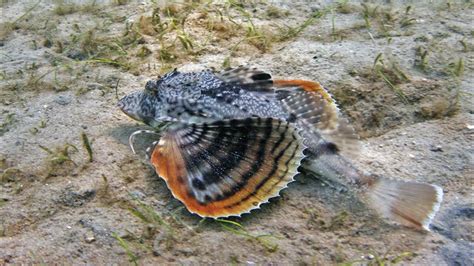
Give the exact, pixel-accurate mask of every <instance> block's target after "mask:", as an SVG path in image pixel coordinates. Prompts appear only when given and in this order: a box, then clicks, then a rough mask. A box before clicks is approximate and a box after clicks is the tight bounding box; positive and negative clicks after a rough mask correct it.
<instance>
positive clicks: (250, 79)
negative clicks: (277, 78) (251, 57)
mask: <svg viewBox="0 0 474 266" xmlns="http://www.w3.org/2000/svg"><path fill="white" fill-rule="evenodd" d="M216 75H217V77H218V78H220V79H221V80H222V81H224V82H226V83H230V84H236V85H240V86H242V87H243V88H244V89H247V90H250V91H267V92H272V91H273V90H272V84H273V81H272V76H271V75H270V74H268V73H266V72H264V71H261V70H258V69H256V68H250V67H246V66H239V67H237V68H229V69H226V70H224V71H221V72H219V73H216Z"/></svg>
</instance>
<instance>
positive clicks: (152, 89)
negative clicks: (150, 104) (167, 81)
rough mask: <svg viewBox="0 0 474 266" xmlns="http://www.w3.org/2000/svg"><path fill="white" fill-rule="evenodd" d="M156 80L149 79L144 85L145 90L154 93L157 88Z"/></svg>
mask: <svg viewBox="0 0 474 266" xmlns="http://www.w3.org/2000/svg"><path fill="white" fill-rule="evenodd" d="M158 82H159V81H158V80H149V81H148V82H147V83H146V85H145V91H146V92H148V93H151V94H155V93H156V92H157V90H158Z"/></svg>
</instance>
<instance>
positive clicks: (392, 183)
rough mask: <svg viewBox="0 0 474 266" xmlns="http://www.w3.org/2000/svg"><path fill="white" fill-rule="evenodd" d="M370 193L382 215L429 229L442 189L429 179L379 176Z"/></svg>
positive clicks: (375, 207) (373, 204)
mask: <svg viewBox="0 0 474 266" xmlns="http://www.w3.org/2000/svg"><path fill="white" fill-rule="evenodd" d="M368 196H369V197H368V198H369V203H370V205H371V206H372V207H373V208H374V209H375V210H377V211H378V212H379V213H380V214H382V215H383V216H385V217H387V218H390V219H392V220H394V221H396V222H398V223H401V224H403V225H407V226H411V227H415V228H419V229H421V228H423V229H425V230H427V231H429V230H430V229H429V225H430V223H431V220H432V219H433V218H434V216H435V214H436V212H437V211H438V209H439V206H440V204H441V201H442V200H443V190H442V189H441V188H440V187H438V186H436V185H430V184H426V183H417V182H404V181H396V180H390V179H384V178H380V179H377V180H376V181H375V182H374V183H372V184H371V185H370V186H369V191H368Z"/></svg>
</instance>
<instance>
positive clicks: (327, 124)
mask: <svg viewBox="0 0 474 266" xmlns="http://www.w3.org/2000/svg"><path fill="white" fill-rule="evenodd" d="M274 85H275V87H277V88H278V89H280V91H279V94H280V98H281V99H282V102H283V104H284V106H285V108H286V109H287V111H288V112H289V113H290V120H295V122H296V123H298V124H299V126H301V127H302V128H303V131H302V132H301V134H302V136H303V138H304V139H305V142H306V144H307V145H308V146H309V148H310V149H312V150H313V152H314V153H321V152H325V151H326V150H328V149H329V150H334V149H336V150H337V151H340V152H342V154H344V155H349V156H351V157H354V156H356V155H357V154H358V151H359V137H358V136H357V134H356V133H355V131H354V129H353V128H352V126H350V124H349V122H348V121H347V120H346V119H345V118H343V117H341V116H340V114H339V111H338V109H337V106H336V104H335V103H334V101H333V99H332V97H331V95H329V94H328V93H327V92H326V90H324V89H323V88H322V87H321V86H320V85H319V84H318V83H316V82H312V81H306V80H275V82H274ZM331 143H332V144H335V145H332V144H331Z"/></svg>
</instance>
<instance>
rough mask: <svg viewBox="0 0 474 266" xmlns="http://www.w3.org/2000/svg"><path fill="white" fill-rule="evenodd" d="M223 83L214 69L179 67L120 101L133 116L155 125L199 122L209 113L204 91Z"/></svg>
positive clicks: (127, 112) (124, 109)
mask: <svg viewBox="0 0 474 266" xmlns="http://www.w3.org/2000/svg"><path fill="white" fill-rule="evenodd" d="M221 84H222V81H220V80H219V79H218V78H217V77H216V76H215V75H214V74H213V73H212V72H211V71H202V72H189V73H183V72H179V71H177V70H174V71H172V72H169V73H167V74H166V75H164V76H163V77H161V78H158V79H154V80H150V81H148V82H147V83H146V85H145V89H144V90H143V91H138V92H133V93H131V94H129V95H127V96H125V97H123V98H122V99H121V100H120V101H119V102H118V107H119V108H120V109H121V110H122V111H123V112H124V113H125V114H127V115H128V116H130V117H131V118H133V119H135V120H138V121H141V122H144V123H146V124H148V125H150V126H155V125H157V124H161V123H164V122H185V123H186V122H197V121H201V120H203V119H204V120H205V119H206V118H207V117H210V116H211V115H210V114H208V113H206V108H205V107H204V106H205V105H206V96H205V95H204V94H205V93H203V91H209V90H213V89H216V88H218V87H219V86H220V85H221Z"/></svg>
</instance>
